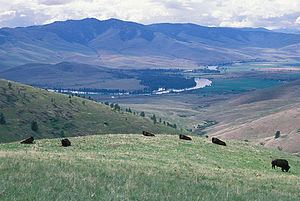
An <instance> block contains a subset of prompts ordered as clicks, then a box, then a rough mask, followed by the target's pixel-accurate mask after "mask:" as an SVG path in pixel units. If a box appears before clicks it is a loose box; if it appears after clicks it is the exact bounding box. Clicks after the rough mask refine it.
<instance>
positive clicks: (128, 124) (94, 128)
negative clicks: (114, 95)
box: [0, 80, 179, 143]
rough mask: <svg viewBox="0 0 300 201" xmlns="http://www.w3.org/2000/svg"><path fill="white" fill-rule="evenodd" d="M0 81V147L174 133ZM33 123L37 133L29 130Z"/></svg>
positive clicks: (88, 103)
mask: <svg viewBox="0 0 300 201" xmlns="http://www.w3.org/2000/svg"><path fill="white" fill-rule="evenodd" d="M8 83H9V82H8V81H5V80H0V113H3V114H4V116H5V119H6V124H4V125H1V124H0V143H1V142H11V141H16V140H20V139H22V138H25V137H28V136H30V135H32V136H34V137H36V138H55V137H64V136H78V135H90V134H95V133H98V134H107V133H115V134H117V133H141V132H142V130H149V131H152V132H155V133H165V132H167V133H176V132H179V131H176V130H174V129H172V128H170V127H166V126H163V125H159V124H155V125H154V124H153V123H152V122H151V121H150V120H149V119H148V118H142V117H139V116H135V115H133V114H130V113H127V112H123V111H121V112H117V111H114V110H113V109H111V108H110V107H109V106H106V105H104V104H99V103H96V102H94V101H89V100H87V99H83V98H79V97H75V96H74V97H71V98H69V96H67V95H63V94H58V93H50V92H48V91H46V90H43V89H38V88H33V87H29V86H26V85H21V84H18V83H15V82H11V83H12V86H11V87H9V86H8ZM32 121H37V123H38V131H37V132H33V131H32V130H31V122H32Z"/></svg>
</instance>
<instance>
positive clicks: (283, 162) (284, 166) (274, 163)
mask: <svg viewBox="0 0 300 201" xmlns="http://www.w3.org/2000/svg"><path fill="white" fill-rule="evenodd" d="M276 166H277V167H281V170H282V172H284V171H286V172H288V171H289V169H290V168H291V167H290V166H289V162H288V161H287V160H285V159H275V160H273V161H272V168H273V169H275V167H276Z"/></svg>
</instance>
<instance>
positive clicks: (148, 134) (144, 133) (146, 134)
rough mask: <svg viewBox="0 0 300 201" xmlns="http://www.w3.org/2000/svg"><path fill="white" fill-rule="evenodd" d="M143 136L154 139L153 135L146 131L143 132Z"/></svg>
mask: <svg viewBox="0 0 300 201" xmlns="http://www.w3.org/2000/svg"><path fill="white" fill-rule="evenodd" d="M143 136H147V137H154V136H155V135H154V134H153V133H150V132H147V131H143Z"/></svg>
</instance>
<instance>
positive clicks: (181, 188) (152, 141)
mask: <svg viewBox="0 0 300 201" xmlns="http://www.w3.org/2000/svg"><path fill="white" fill-rule="evenodd" d="M70 140H71V142H72V146H71V147H68V148H63V147H61V146H60V141H59V140H58V139H51V140H39V141H37V142H36V144H33V145H22V144H19V143H7V144H0V159H1V160H0V170H1V185H0V190H1V194H0V196H1V197H0V198H1V200H3V201H6V200H34V199H42V200H58V199H59V200H224V201H226V200H228V201H229V200H230V201H232V200H245V201H248V200H265V201H268V200H270V201H273V200H286V201H288V200H291V201H292V200H297V199H298V198H299V197H300V192H299V188H300V182H299V181H300V160H299V157H296V156H291V155H289V154H286V153H284V152H280V151H276V150H269V149H265V148H263V147H262V146H255V145H252V144H250V143H247V142H238V141H227V144H228V146H226V147H224V146H219V145H214V144H212V143H211V142H210V140H209V139H206V138H201V137H194V138H193V141H191V142H187V141H180V140H179V139H178V136H172V135H159V136H158V137H154V138H146V137H144V136H142V135H128V134H127V135H98V136H85V137H76V138H70ZM274 158H285V159H287V160H288V161H289V165H290V166H291V169H290V172H288V173H285V172H282V171H281V170H280V169H279V168H277V169H272V168H271V161H272V159H274ZM11 167H14V168H11Z"/></svg>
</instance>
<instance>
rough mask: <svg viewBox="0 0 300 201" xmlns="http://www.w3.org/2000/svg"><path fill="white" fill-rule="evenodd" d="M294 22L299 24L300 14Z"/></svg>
mask: <svg viewBox="0 0 300 201" xmlns="http://www.w3.org/2000/svg"><path fill="white" fill-rule="evenodd" d="M295 23H296V24H300V16H299V17H298V18H297V19H296V21H295Z"/></svg>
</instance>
